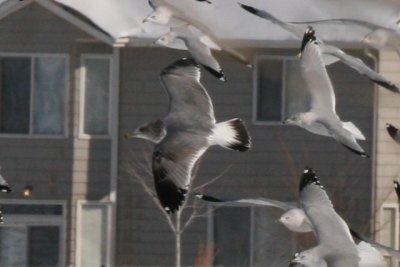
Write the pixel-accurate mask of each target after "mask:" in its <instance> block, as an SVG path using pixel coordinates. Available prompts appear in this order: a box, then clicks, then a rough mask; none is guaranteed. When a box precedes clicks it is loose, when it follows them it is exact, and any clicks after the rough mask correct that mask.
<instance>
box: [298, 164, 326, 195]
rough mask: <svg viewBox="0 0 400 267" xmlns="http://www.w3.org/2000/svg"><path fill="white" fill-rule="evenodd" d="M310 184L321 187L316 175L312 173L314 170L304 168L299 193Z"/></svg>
mask: <svg viewBox="0 0 400 267" xmlns="http://www.w3.org/2000/svg"><path fill="white" fill-rule="evenodd" d="M310 184H316V185H319V186H321V187H322V185H321V182H320V181H319V180H318V177H317V174H316V173H315V172H314V170H313V169H311V168H310V167H306V168H305V169H304V171H303V173H302V175H301V178H300V186H299V189H300V191H302V190H303V189H304V188H305V187H306V186H307V185H310Z"/></svg>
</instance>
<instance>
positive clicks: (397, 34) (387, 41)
mask: <svg viewBox="0 0 400 267" xmlns="http://www.w3.org/2000/svg"><path fill="white" fill-rule="evenodd" d="M399 22H400V20H399V21H397V22H396V24H395V25H393V27H383V26H380V25H377V24H374V23H371V22H369V21H363V20H358V19H349V18H337V19H335V18H334V19H324V20H313V21H302V22H289V23H291V24H307V25H308V24H312V25H318V24H328V25H331V24H338V25H344V26H350V25H357V26H361V27H364V28H366V29H368V30H369V31H370V32H369V33H367V34H366V35H365V36H364V38H363V40H362V41H361V42H362V43H364V44H366V45H369V46H371V47H373V48H375V49H385V48H390V49H392V50H394V51H396V52H397V54H398V55H399V57H400V31H399Z"/></svg>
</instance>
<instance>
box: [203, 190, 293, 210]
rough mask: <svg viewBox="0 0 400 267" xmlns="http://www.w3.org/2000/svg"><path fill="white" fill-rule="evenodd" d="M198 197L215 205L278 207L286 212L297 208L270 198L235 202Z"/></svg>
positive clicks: (207, 196)
mask: <svg viewBox="0 0 400 267" xmlns="http://www.w3.org/2000/svg"><path fill="white" fill-rule="evenodd" d="M196 197H198V198H200V199H202V200H205V201H208V202H214V203H224V204H248V205H255V206H268V207H276V208H279V209H281V210H284V211H288V210H290V209H293V208H297V207H296V206H295V205H291V204H289V203H286V202H282V201H279V200H274V199H269V198H263V197H260V198H242V199H235V200H222V199H219V198H216V197H213V196H209V195H202V194H196Z"/></svg>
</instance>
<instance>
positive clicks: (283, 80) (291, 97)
mask: <svg viewBox="0 0 400 267" xmlns="http://www.w3.org/2000/svg"><path fill="white" fill-rule="evenodd" d="M254 73H255V75H254V76H255V79H254V100H255V101H254V105H253V106H254V111H253V120H254V122H255V123H260V124H262V123H268V124H270V123H281V122H282V121H283V120H285V119H287V118H288V117H290V116H291V115H293V114H295V113H297V112H304V111H307V110H309V108H310V104H309V97H308V95H307V93H306V90H305V89H306V87H305V83H304V81H303V78H302V77H301V75H300V60H298V59H295V58H289V57H287V58H284V57H259V58H258V59H257V61H256V68H255V72H254Z"/></svg>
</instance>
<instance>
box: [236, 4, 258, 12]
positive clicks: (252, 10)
mask: <svg viewBox="0 0 400 267" xmlns="http://www.w3.org/2000/svg"><path fill="white" fill-rule="evenodd" d="M238 4H239V6H241V7H242V8H243V9H244V10H246V11H248V12H250V13H252V14H257V12H258V10H257V9H256V8H254V7H252V6H248V5H245V4H242V3H238Z"/></svg>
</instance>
